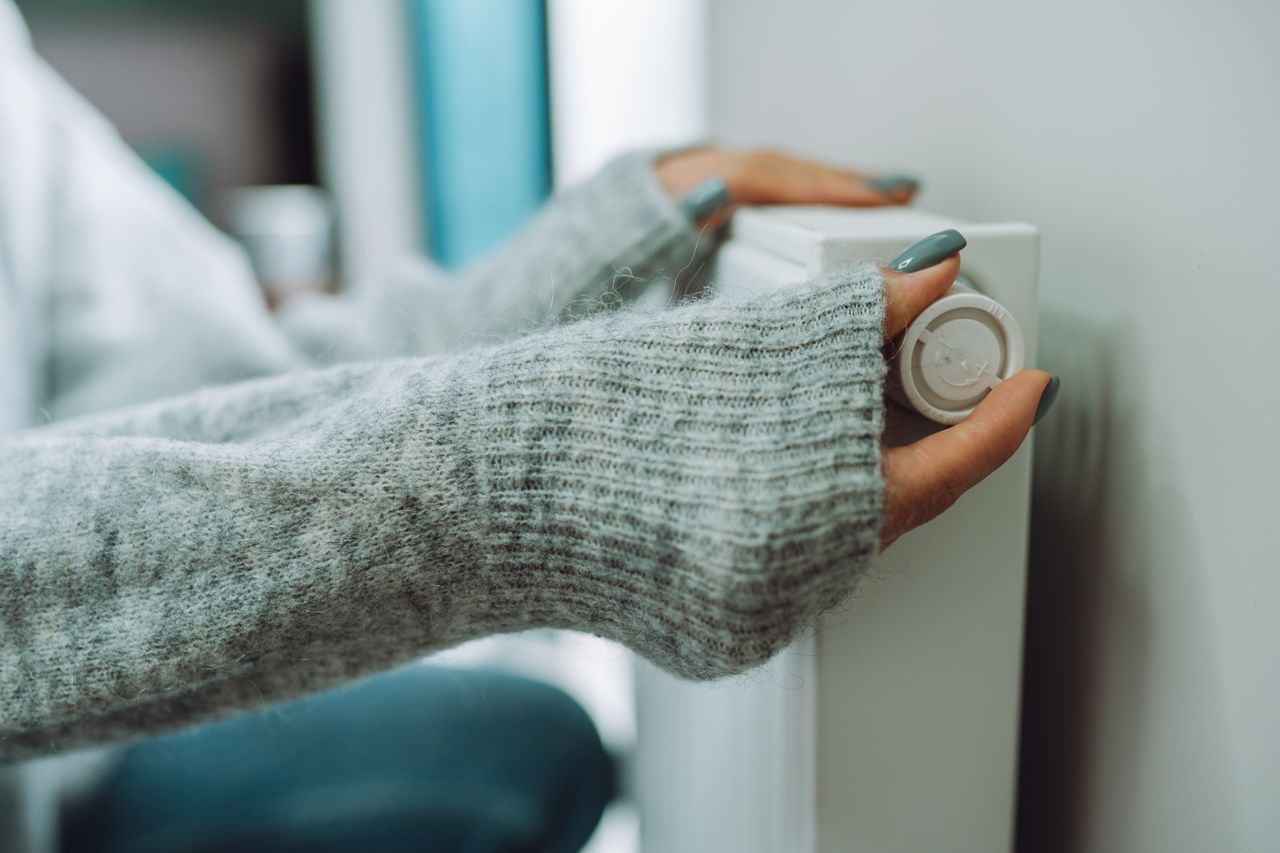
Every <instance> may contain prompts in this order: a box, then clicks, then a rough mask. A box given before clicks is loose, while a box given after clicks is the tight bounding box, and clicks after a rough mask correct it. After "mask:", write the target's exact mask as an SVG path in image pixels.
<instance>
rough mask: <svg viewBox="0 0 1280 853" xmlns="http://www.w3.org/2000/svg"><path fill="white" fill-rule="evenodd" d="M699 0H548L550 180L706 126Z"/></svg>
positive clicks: (586, 171) (674, 141)
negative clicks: (553, 173) (552, 177)
mask: <svg viewBox="0 0 1280 853" xmlns="http://www.w3.org/2000/svg"><path fill="white" fill-rule="evenodd" d="M706 19H707V14H706V0H610V2H607V3H601V2H599V0H549V2H548V4H547V34H548V37H549V41H550V49H549V59H550V66H551V73H550V77H551V144H552V155H553V156H552V162H553V164H554V166H555V183H556V188H557V189H559V188H562V187H565V186H569V185H570V184H574V183H576V182H578V181H580V180H582V179H583V178H586V177H587V176H588V175H591V174H592V173H593V172H595V170H596V169H597V168H599V167H600V166H602V165H604V163H605V161H607V160H608V159H609V158H610V157H612V156H614V155H615V154H618V153H621V152H622V151H625V150H627V149H630V148H637V147H642V146H659V147H661V146H670V145H682V144H687V143H689V142H691V141H695V140H701V139H704V138H705V137H706V135H707V87H706V67H707V66H706V62H705V61H704V57H703V55H702V54H703V50H704V46H705V44H706V41H707V32H706V25H707V20H706Z"/></svg>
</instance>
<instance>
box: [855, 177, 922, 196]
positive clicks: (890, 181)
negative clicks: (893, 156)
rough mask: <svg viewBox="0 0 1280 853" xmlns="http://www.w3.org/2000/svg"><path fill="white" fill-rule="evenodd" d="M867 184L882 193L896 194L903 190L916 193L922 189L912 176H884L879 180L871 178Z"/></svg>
mask: <svg viewBox="0 0 1280 853" xmlns="http://www.w3.org/2000/svg"><path fill="white" fill-rule="evenodd" d="M866 184H867V185H868V186H871V187H875V188H876V189H878V190H880V192H882V193H894V192H897V191H898V190H902V189H905V190H909V191H911V192H915V191H916V190H918V189H920V182H919V181H918V180H916V179H915V178H913V177H911V176H910V175H884V176H883V177H879V178H869V179H867V181H866Z"/></svg>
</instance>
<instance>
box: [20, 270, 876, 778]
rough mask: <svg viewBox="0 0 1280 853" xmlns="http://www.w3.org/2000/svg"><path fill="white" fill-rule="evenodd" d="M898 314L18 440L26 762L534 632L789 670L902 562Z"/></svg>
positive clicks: (767, 311)
mask: <svg viewBox="0 0 1280 853" xmlns="http://www.w3.org/2000/svg"><path fill="white" fill-rule="evenodd" d="M882 299H883V297H882V285H881V279H880V276H879V274H878V273H877V271H876V270H875V269H874V268H871V267H868V266H860V267H855V268H851V269H849V270H846V271H843V272H840V273H835V274H833V275H830V276H828V277H826V278H824V279H821V280H818V281H815V282H811V283H809V284H806V285H803V286H799V287H797V288H795V289H792V290H785V291H779V292H776V293H772V294H768V295H766V296H764V297H759V298H755V299H750V300H731V299H727V298H726V299H708V300H704V301H701V302H697V303H694V304H690V305H687V306H684V307H680V308H677V309H673V310H670V311H666V312H661V313H656V314H641V313H626V314H624V313H619V314H613V315H607V316H603V317H598V318H594V319H589V320H584V321H581V322H578V323H574V324H570V325H567V326H563V327H561V328H559V329H555V330H550V331H546V332H543V333H539V334H535V335H531V336H528V337H524V338H521V339H517V340H515V341H513V342H511V343H508V344H505V345H502V346H498V347H493V348H485V349H478V350H473V351H468V352H465V353H462V354H459V355H456V356H452V357H439V358H434V359H410V360H398V361H383V362H370V363H362V364H354V365H346V366H341V367H338V368H334V369H330V370H327V371H319V372H312V373H305V374H295V375H290V376H285V377H279V378H270V379H265V380H259V381H255V382H248V383H240V384H236V385H231V386H226V387H220V388H213V389H209V390H205V391H202V392H199V393H196V394H194V395H191V396H187V397H183V398H179V399H175V400H171V401H165V402H160V403H154V404H150V405H145V406H142V407H138V408H134V409H130V410H125V411H122V412H119V413H116V414H109V415H103V416H99V417H96V418H90V419H85V420H79V421H70V422H66V423H63V424H60V425H55V426H53V427H50V428H46V429H41V430H35V431H30V432H28V433H26V434H23V435H21V436H19V437H17V438H15V439H13V440H11V441H8V442H6V443H5V444H3V445H0V468H2V469H3V470H4V471H5V472H6V476H5V477H4V479H3V481H2V482H0V506H2V507H4V512H3V513H0V573H3V580H2V582H3V587H4V589H5V590H6V594H5V596H4V598H3V601H2V603H0V619H2V620H3V624H4V626H5V632H4V636H3V643H2V645H0V696H2V697H3V702H0V714H2V715H3V717H2V719H0V732H2V737H3V740H0V744H2V745H3V750H4V753H5V754H6V755H7V756H8V757H10V758H12V757H18V756H22V755H28V754H34V753H38V752H42V751H46V750H49V749H50V748H66V747H70V746H76V745H81V744H85V743H91V742H96V741H102V740H108V739H115V738H120V737H127V736H132V735H138V734H143V733H149V732H154V731H156V730H157V729H163V728H167V727H171V726H174V725H175V724H186V723H193V722H197V721H200V720H206V719H210V718H214V717H218V716H221V715H224V714H226V713H228V712H231V711H234V710H238V709H243V708H247V707H251V706H255V705H259V704H261V703H262V702H264V701H272V700H278V699H284V698H287V697H289V696H293V695H297V694H299V693H302V692H304V691H310V690H315V689H318V688H321V687H325V686H328V685H333V684H337V683H339V682H342V681H344V680H347V679H351V678H354V677H356V676H359V675H361V674H364V673H368V672H372V671H375V670H378V669H383V668H386V667H390V666H393V665H395V664H397V663H401V662H404V661H407V660H410V659H411V658H414V657H416V656H419V655H421V654H423V653H424V652H428V651H431V650H433V649H439V648H442V647H445V646H448V645H451V644H454V643H457V642H460V641H462V640H466V639H469V638H472V637H477V636H481V635H484V634H491V633H495V632H506V631H516V630H520V629H524V628H529V627H534V626H553V627H561V628H573V629H578V630H584V631H590V632H593V633H596V634H600V635H602V636H606V637H611V638H614V639H617V640H619V641H621V642H623V643H625V644H627V645H628V646H630V647H631V648H633V649H635V650H637V651H638V652H640V653H641V654H643V655H645V656H647V657H649V658H651V659H653V660H654V661H656V662H658V663H659V664H661V665H663V666H665V667H667V668H668V669H670V670H672V671H674V672H676V673H679V674H681V675H684V676H687V677H691V678H714V677H718V676H724V675H729V674H732V673H736V672H740V671H742V670H744V669H746V668H748V667H750V666H753V665H755V664H758V663H760V662H762V661H764V660H766V659H768V658H769V657H770V656H771V655H772V654H774V653H775V652H776V651H778V650H779V649H780V648H781V647H782V646H783V645H784V644H786V643H787V642H788V641H789V640H790V639H791V638H792V637H793V636H794V635H795V634H796V632H797V631H798V630H799V629H800V628H801V627H803V626H804V625H805V624H806V623H807V622H809V621H810V620H811V619H812V618H813V617H814V616H815V615H816V614H818V613H819V612H821V611H822V610H824V609H826V608H828V607H830V606H831V605H833V604H835V603H836V602H838V601H839V600H840V598H841V597H842V596H843V595H844V594H846V593H847V592H848V590H849V588H850V585H851V583H852V582H853V579H854V578H855V576H856V575H857V573H858V571H859V570H860V569H861V568H862V567H863V566H864V565H865V564H866V562H867V561H868V559H870V558H871V557H872V556H873V555H874V553H875V552H876V550H877V546H878V535H879V526H880V521H881V491H882V482H881V479H880V473H879V436H880V432H881V418H882V402H881V390H882V388H881V386H882V380H883V372H884V363H883V359H882V357H881V355H880V342H881V334H882V324H883V301H882Z"/></svg>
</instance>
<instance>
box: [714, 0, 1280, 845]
mask: <svg viewBox="0 0 1280 853" xmlns="http://www.w3.org/2000/svg"><path fill="white" fill-rule="evenodd" d="M710 32H711V62H712V76H711V110H712V127H713V131H714V132H715V133H716V135H717V136H719V137H720V138H721V139H723V140H725V141H728V142H733V143H740V144H746V143H769V144H776V145H781V146H784V147H788V148H790V149H792V150H795V151H800V152H806V153H810V154H813V155H820V156H823V157H826V158H833V159H836V160H839V161H842V162H848V163H852V164H863V165H867V166H871V167H880V168H886V169H901V170H906V171H912V172H915V173H918V174H919V175H921V176H922V177H923V178H924V180H925V184H926V190H925V193H924V195H923V198H922V201H921V203H922V205H923V206H925V207H928V208H933V209H936V210H939V211H943V212H946V213H951V214H955V215H958V216H961V217H963V218H968V219H975V220H983V219H986V220H1004V219H1024V220H1027V221H1030V222H1033V223H1035V224H1036V225H1038V226H1040V228H1041V229H1042V230H1043V234H1044V243H1043V267H1042V276H1043V278H1042V286H1043V292H1042V303H1043V305H1044V306H1045V307H1044V315H1043V318H1042V329H1041V337H1042V344H1041V347H1040V363H1041V365H1042V366H1045V367H1047V368H1048V369H1050V370H1053V371H1056V372H1058V373H1060V374H1062V376H1063V390H1062V397H1061V399H1060V400H1059V402H1058V405H1057V408H1056V409H1055V411H1054V412H1053V414H1052V415H1051V416H1050V417H1049V418H1048V419H1047V420H1046V421H1045V422H1044V424H1043V425H1042V426H1041V427H1040V428H1039V436H1038V438H1037V486H1036V505H1035V510H1034V524H1033V545H1032V552H1031V580H1030V584H1031V592H1030V596H1029V620H1030V627H1029V629H1028V630H1029V637H1028V664H1027V666H1028V669H1027V674H1026V694H1025V709H1024V710H1025V715H1024V716H1025V719H1024V740H1023V760H1022V781H1021V786H1020V788H1021V808H1020V826H1019V839H1020V848H1021V849H1022V850H1025V851H1037V853H1038V851H1060V850H1061V851H1067V850H1070V851H1077V850H1079V851H1115V850H1125V851H1135V852H1137V851H1152V852H1153V853H1155V851H1159V853H1169V852H1170V851H1184V850H1185V851H1201V850H1207V849H1224V850H1225V849H1231V850H1274V849H1278V848H1280V809H1277V808H1276V802H1277V801H1278V800H1280V730H1278V729H1280V664H1278V663H1277V656H1280V628H1277V624H1278V623H1280V619H1278V618H1277V616H1278V613H1277V611H1280V558H1277V556H1276V554H1277V551H1276V548H1277V539H1278V537H1280V512H1278V511H1277V508H1278V507H1280V470H1278V469H1280V466H1278V465H1277V459H1278V458H1280V451H1278V450H1277V445H1276V439H1275V435H1274V433H1275V429H1274V427H1275V425H1276V424H1277V423H1278V422H1280V380H1278V379H1277V378H1276V377H1275V375H1274V374H1273V373H1272V372H1271V368H1272V365H1273V364H1274V361H1275V356H1274V351H1275V350H1276V348H1277V345H1276V343H1275V340H1276V332H1275V331H1274V328H1275V327H1276V326H1277V325H1278V322H1280V281H1278V280H1277V276H1276V275H1274V274H1273V273H1272V268H1273V266H1274V265H1275V261H1274V260H1272V258H1273V257H1275V255H1276V252H1275V249H1274V246H1275V243H1276V242H1277V238H1278V237H1280V234H1278V230H1280V212H1278V211H1280V204H1277V189H1278V188H1280V166H1278V165H1277V150H1278V149H1277V144H1278V143H1280V106H1278V105H1280V93H1278V92H1277V88H1278V85H1277V84H1280V50H1277V49H1276V47H1275V45H1274V44H1273V42H1274V40H1275V37H1276V34H1277V33H1280V6H1277V5H1275V4H1270V3H1263V2H1244V0H1230V2H1223V3H1216V4H1208V3H1202V2H1191V1H1190V0H1164V2H1121V3H1117V2H1103V0H1079V2H1075V3H1058V4H1046V3H1025V2H1021V3H1019V2H1014V0H978V2H971V3H953V2H947V0H922V2H915V3H901V4H894V3H876V4H872V3H868V2H862V0H855V2H847V0H845V2H841V0H789V2H787V3H778V2H770V0H713V2H712V4H711V20H710ZM823 796H824V798H826V797H831V796H838V792H829V793H824V794H823Z"/></svg>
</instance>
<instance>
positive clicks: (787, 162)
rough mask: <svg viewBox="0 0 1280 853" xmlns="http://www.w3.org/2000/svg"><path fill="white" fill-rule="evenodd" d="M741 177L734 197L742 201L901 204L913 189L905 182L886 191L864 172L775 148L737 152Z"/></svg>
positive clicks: (747, 202) (849, 205) (858, 204)
mask: <svg viewBox="0 0 1280 853" xmlns="http://www.w3.org/2000/svg"><path fill="white" fill-rule="evenodd" d="M738 156H739V157H740V162H739V168H740V172H741V178H742V179H741V181H740V182H739V187H738V191H737V192H736V193H735V196H734V197H735V200H736V201H740V202H742V203H744V204H832V205H842V206H846V207H879V206H884V205H888V204H905V203H907V202H908V201H910V200H911V198H912V195H913V194H914V189H913V188H912V187H911V186H909V185H899V186H895V187H893V188H892V189H891V190H890V191H889V192H886V191H885V190H883V189H880V188H878V187H876V186H874V185H873V184H870V183H868V182H867V175H865V174H863V173H861V172H856V171H852V170H849V169H839V168H836V167H834V166H828V165H826V164H823V163H816V162H814V161H811V160H802V159H800V158H797V157H791V156H789V155H787V154H781V153H779V152H776V151H753V152H745V153H743V154H740V155H738Z"/></svg>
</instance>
